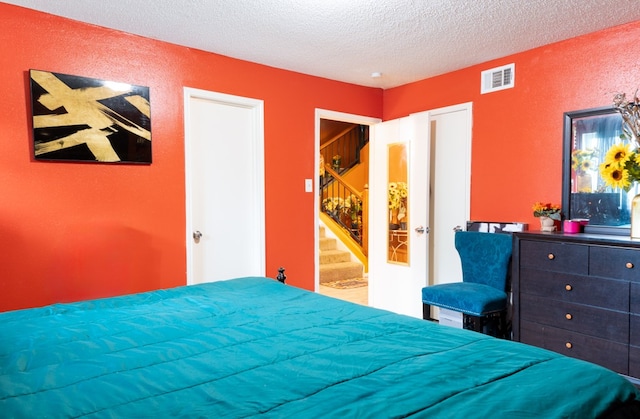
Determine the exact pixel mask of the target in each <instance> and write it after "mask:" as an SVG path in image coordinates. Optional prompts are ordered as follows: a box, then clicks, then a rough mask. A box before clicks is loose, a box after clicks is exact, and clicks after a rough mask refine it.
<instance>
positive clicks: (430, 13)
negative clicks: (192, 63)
mask: <svg viewBox="0 0 640 419" xmlns="http://www.w3.org/2000/svg"><path fill="white" fill-rule="evenodd" d="M4 2H5V3H11V4H16V5H20V6H24V7H28V8H31V9H36V10H41V11H44V12H48V13H52V14H56V15H60V16H65V17H68V18H71V19H76V20H80V21H84V22H89V23H93V24H96V25H100V26H104V27H108V28H113V29H118V30H121V31H125V32H129V33H134V34H138V35H142V36H145V37H148V38H154V39H159V40H163V41H167V42H171V43H174V44H178V45H183V46H189V47H193V48H198V49H202V50H205V51H211V52H215V53H219V54H222V55H227V56H230V57H235V58H240V59H243V60H248V61H253V62H256V63H261V64H266V65H269V66H272V67H277V68H283V69H288V70H293V71H297V72H301V73H306V74H311V75H315V76H320V77H326V78H329V79H334V80H341V81H345V82H349V83H355V84H360V85H365V86H375V87H381V88H389V87H394V86H398V85H402V84H406V83H409V82H412V81H416V80H420V79H424V78H427V77H431V76H435V75H438V74H442V73H447V72H449V71H453V70H457V69H460V68H464V67H468V66H470V65H474V64H478V63H481V62H485V61H488V60H492V59H494V58H499V57H504V56H506V55H510V54H513V53H516V52H520V51H525V50H528V49H531V48H535V47H537V46H541V45H544V44H548V43H551V42H555V41H560V40H563V39H568V38H572V37H575V36H578V35H581V34H585V33H589V32H594V31H597V30H600V29H604V28H608V27H611V26H615V25H618V24H622V23H627V22H631V21H635V20H640V0H528V1H522V0H188V1H186V0H185V1H180V0H126V1H105V0H13V1H11V0H9V1H4ZM374 72H380V73H382V76H381V77H378V78H374V77H372V73H374Z"/></svg>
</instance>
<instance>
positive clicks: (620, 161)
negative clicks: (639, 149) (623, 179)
mask: <svg viewBox="0 0 640 419" xmlns="http://www.w3.org/2000/svg"><path fill="white" fill-rule="evenodd" d="M630 155H631V150H630V149H629V144H614V145H612V146H611V148H610V149H609V150H608V151H607V155H606V156H605V158H604V164H609V165H613V166H618V167H624V164H625V163H626V162H627V161H628V160H629V157H630Z"/></svg>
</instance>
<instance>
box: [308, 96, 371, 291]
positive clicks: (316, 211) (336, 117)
mask: <svg viewBox="0 0 640 419" xmlns="http://www.w3.org/2000/svg"><path fill="white" fill-rule="evenodd" d="M315 119H316V126H315V145H314V164H313V168H314V171H313V176H312V177H311V178H312V179H314V182H313V184H314V188H313V195H314V198H313V219H314V220H315V228H314V232H313V237H314V240H313V251H314V259H313V260H314V290H315V291H316V292H317V291H318V290H319V289H320V247H319V246H318V243H319V240H320V231H319V224H318V220H319V219H320V196H319V195H318V188H319V187H320V179H319V177H318V173H320V120H321V119H330V120H332V121H341V122H349V123H352V124H359V125H369V126H371V125H374V124H377V123H379V122H381V121H382V120H381V119H380V118H372V117H370V116H362V115H354V114H349V113H344V112H337V111H330V110H327V109H320V108H316V115H315Z"/></svg>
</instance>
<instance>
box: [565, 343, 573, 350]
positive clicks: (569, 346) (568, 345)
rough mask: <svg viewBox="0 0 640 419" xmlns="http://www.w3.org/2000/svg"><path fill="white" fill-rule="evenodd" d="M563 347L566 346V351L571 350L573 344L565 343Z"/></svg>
mask: <svg viewBox="0 0 640 419" xmlns="http://www.w3.org/2000/svg"><path fill="white" fill-rule="evenodd" d="M564 346H566V347H567V349H571V348H573V344H572V343H571V342H567V343H565V344H564Z"/></svg>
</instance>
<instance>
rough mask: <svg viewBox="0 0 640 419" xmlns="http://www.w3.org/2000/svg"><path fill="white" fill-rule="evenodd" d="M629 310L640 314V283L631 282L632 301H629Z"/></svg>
mask: <svg viewBox="0 0 640 419" xmlns="http://www.w3.org/2000/svg"><path fill="white" fill-rule="evenodd" d="M629 311H630V312H632V313H634V314H640V283H637V282H632V283H631V301H629Z"/></svg>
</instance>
